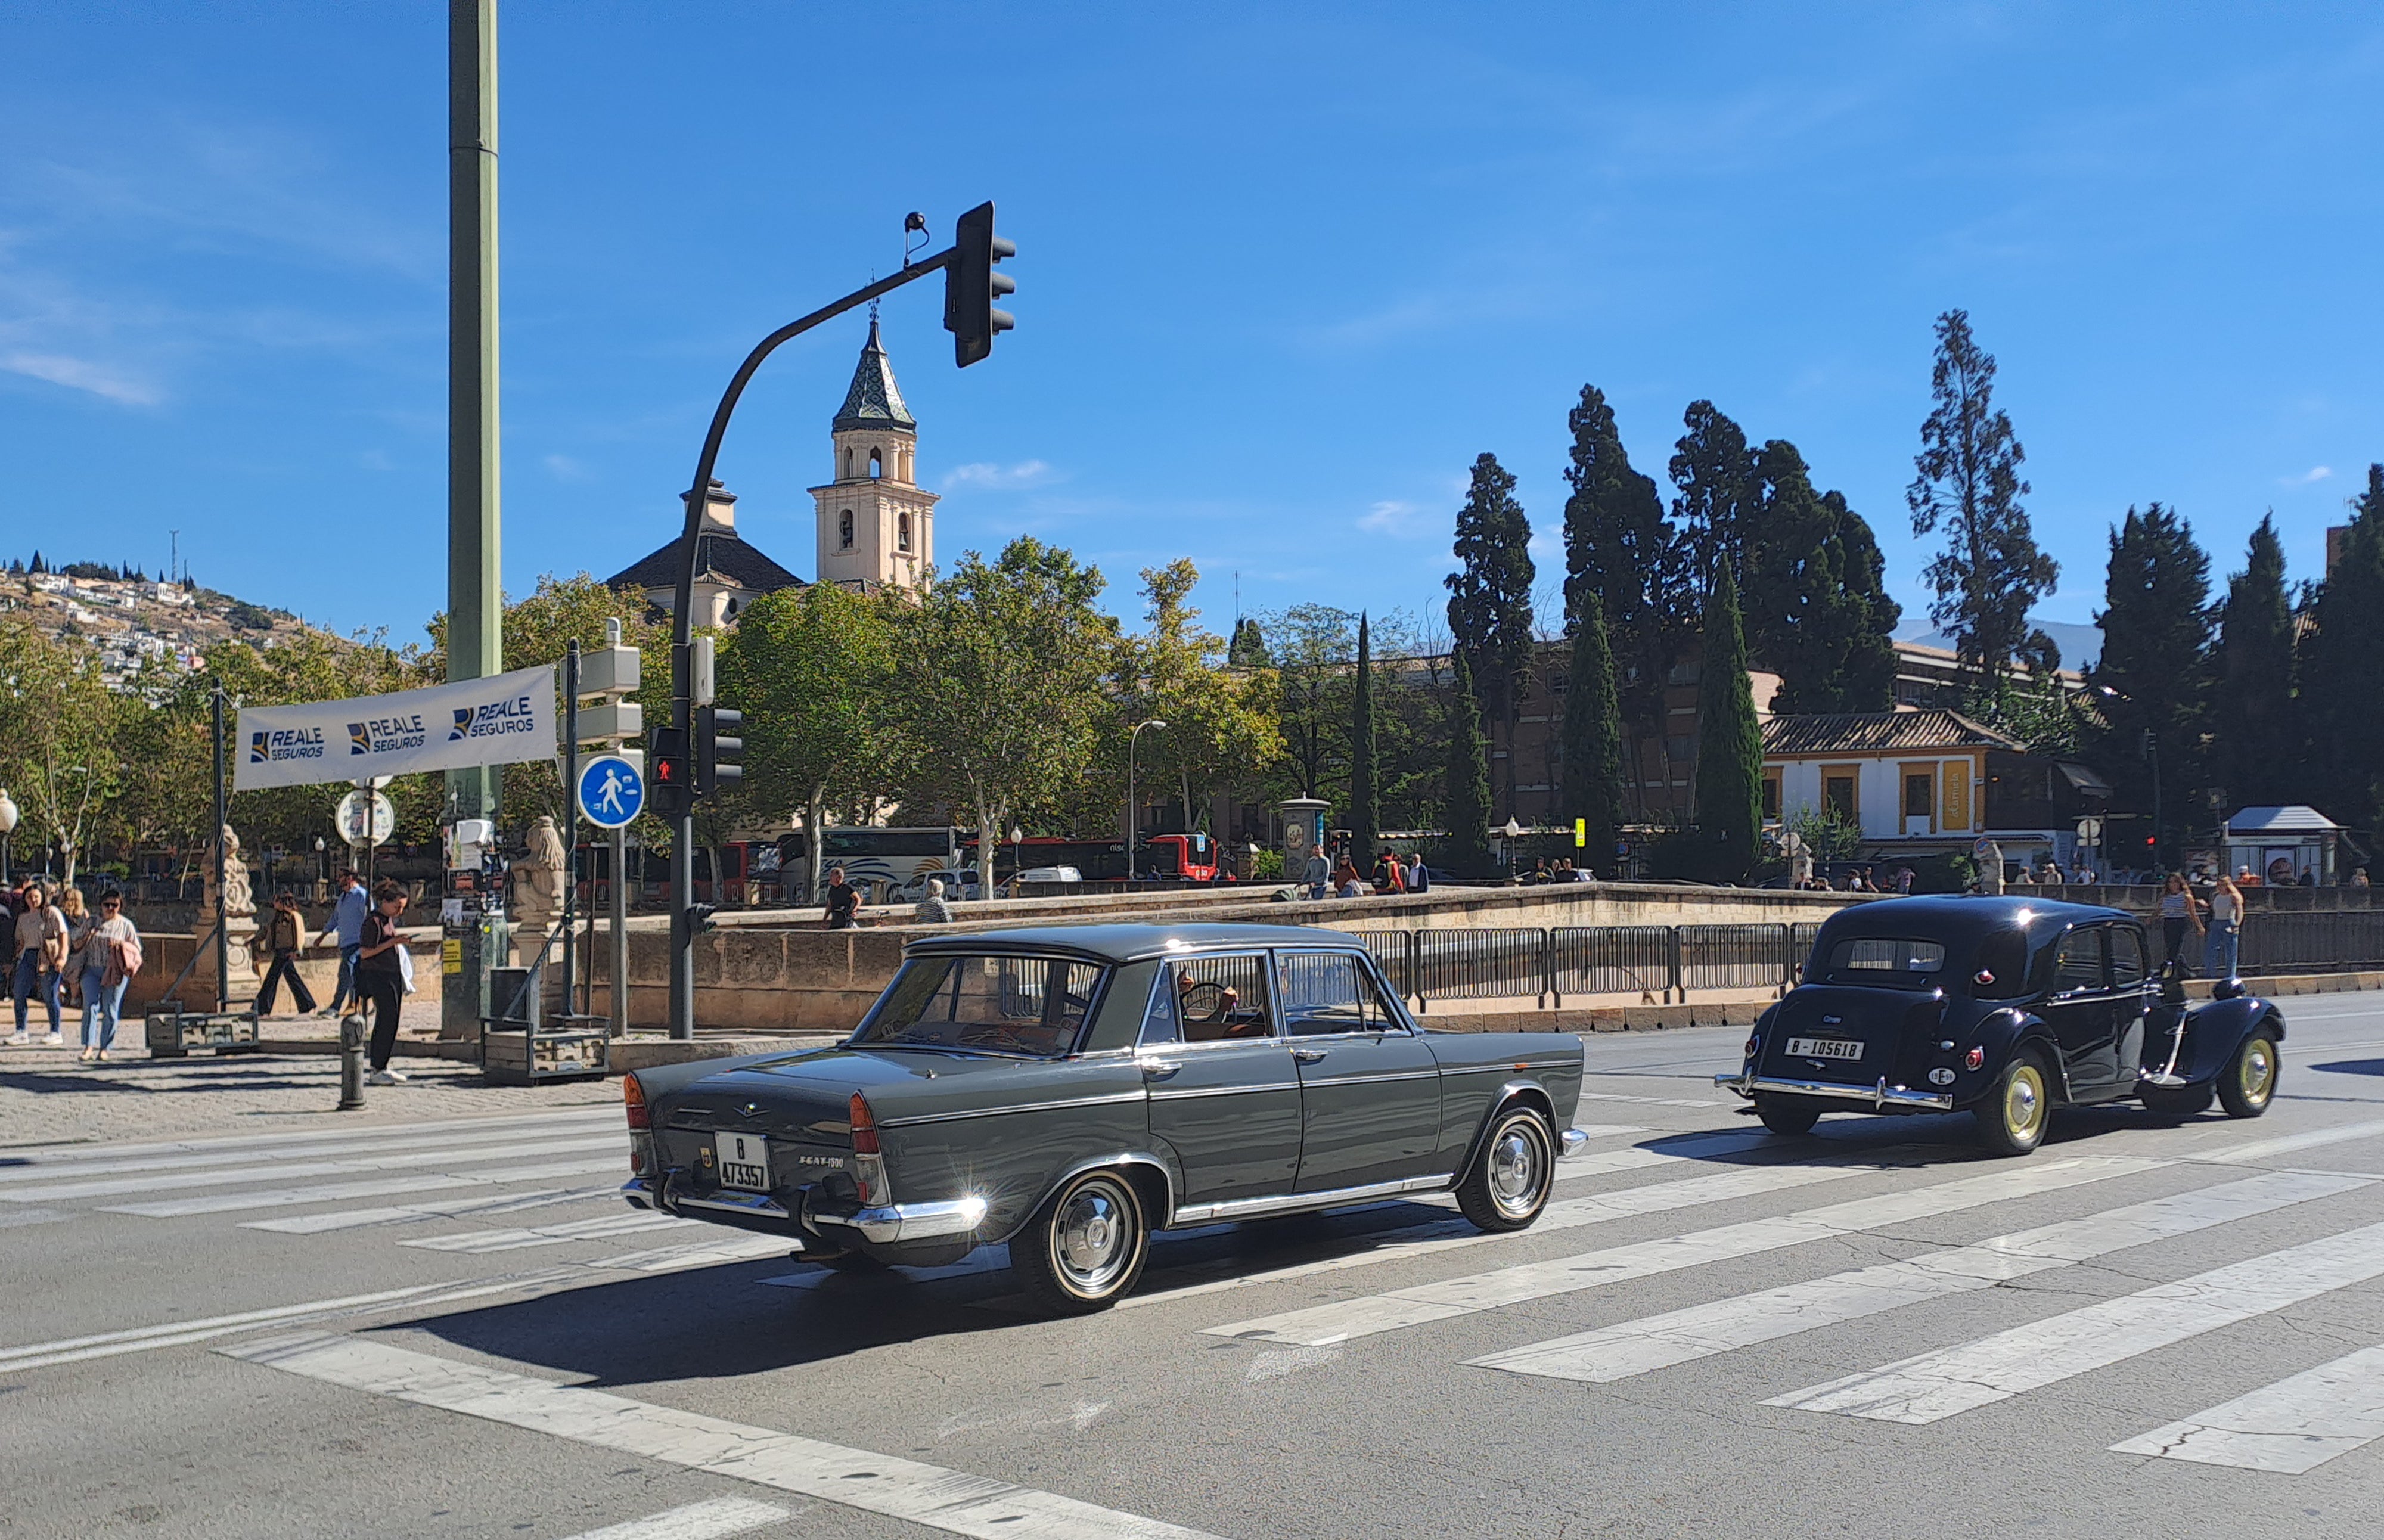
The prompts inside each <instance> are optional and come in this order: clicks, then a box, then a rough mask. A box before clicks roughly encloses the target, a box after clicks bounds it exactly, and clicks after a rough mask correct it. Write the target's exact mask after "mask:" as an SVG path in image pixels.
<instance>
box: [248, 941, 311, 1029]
mask: <svg viewBox="0 0 2384 1540" xmlns="http://www.w3.org/2000/svg"><path fill="white" fill-rule="evenodd" d="M285 978H286V979H288V980H289V981H290V994H291V998H292V999H293V1000H296V1001H297V1003H298V1011H299V1013H300V1014H301V1015H305V1014H309V1013H311V1012H313V1011H314V1009H315V992H314V991H313V990H311V989H309V988H307V987H306V981H305V980H304V979H303V978H300V977H299V976H298V954H297V953H296V952H294V951H277V952H275V953H274V954H273V966H271V967H269V968H267V969H266V970H265V987H263V988H262V989H260V990H258V991H257V996H256V1013H257V1014H258V1015H260V1016H269V1015H271V1014H273V999H274V997H275V996H276V995H277V994H279V993H280V990H281V981H282V980H283V979H285Z"/></svg>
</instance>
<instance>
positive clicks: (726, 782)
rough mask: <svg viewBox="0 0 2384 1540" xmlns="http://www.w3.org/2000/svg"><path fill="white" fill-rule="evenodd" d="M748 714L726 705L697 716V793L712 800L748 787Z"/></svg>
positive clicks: (702, 710)
mask: <svg viewBox="0 0 2384 1540" xmlns="http://www.w3.org/2000/svg"><path fill="white" fill-rule="evenodd" d="M744 731H745V714H744V713H743V712H741V711H731V710H729V709H728V708H727V707H726V706H699V707H697V708H696V713H695V794H696V795H697V796H699V797H710V796H714V795H715V794H717V793H719V792H723V791H734V790H736V789H738V788H739V787H740V786H742V785H744V784H745V765H744V764H743V761H744V758H745V739H743V738H742V737H741V736H740V735H741V734H742V733H743V732H744Z"/></svg>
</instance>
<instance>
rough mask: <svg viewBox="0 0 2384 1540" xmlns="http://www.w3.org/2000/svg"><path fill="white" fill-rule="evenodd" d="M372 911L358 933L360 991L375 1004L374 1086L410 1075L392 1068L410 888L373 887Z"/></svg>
mask: <svg viewBox="0 0 2384 1540" xmlns="http://www.w3.org/2000/svg"><path fill="white" fill-rule="evenodd" d="M372 899H373V909H372V913H369V914H367V915H366V916H365V923H364V925H363V928H362V929H361V930H359V931H358V932H357V946H356V995H357V998H358V1000H359V1001H360V1003H362V1004H365V1005H369V1006H371V1007H372V1045H371V1049H370V1051H371V1055H372V1074H371V1077H370V1078H369V1080H368V1081H367V1082H366V1083H367V1084H369V1085H374V1086H394V1085H397V1084H399V1083H400V1082H402V1081H404V1079H405V1076H404V1075H403V1074H399V1073H398V1072H397V1071H395V1070H393V1069H391V1068H390V1067H389V1059H390V1055H391V1054H392V1053H395V1052H396V1051H397V1015H398V1011H399V1009H400V1002H401V1001H402V1000H404V995H405V972H404V969H405V964H404V963H403V962H402V961H401V960H400V958H399V955H398V954H399V953H400V952H402V951H404V950H405V938H404V937H403V936H400V935H399V934H398V931H397V917H398V916H399V915H400V914H403V913H405V889H404V888H400V887H399V886H398V885H397V884H395V883H393V882H389V881H383V882H382V883H381V885H380V886H379V887H378V888H374V889H373V891H372Z"/></svg>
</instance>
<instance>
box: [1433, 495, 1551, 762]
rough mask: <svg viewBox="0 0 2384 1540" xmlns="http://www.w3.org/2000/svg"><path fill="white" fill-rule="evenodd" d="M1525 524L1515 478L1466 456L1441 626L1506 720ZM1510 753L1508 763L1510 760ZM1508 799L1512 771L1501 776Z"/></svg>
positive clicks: (1527, 532)
mask: <svg viewBox="0 0 2384 1540" xmlns="http://www.w3.org/2000/svg"><path fill="white" fill-rule="evenodd" d="M1531 543H1532V525H1531V521H1530V520H1529V519H1528V518H1526V517H1525V516H1524V514H1523V505H1522V504H1521V503H1518V502H1516V501H1515V478H1514V477H1513V476H1511V475H1509V473H1508V472H1507V470H1506V468H1505V467H1504V466H1500V465H1499V464H1498V458H1497V456H1496V455H1494V454H1484V455H1482V456H1481V457H1479V458H1478V459H1476V460H1475V461H1474V462H1473V479H1472V483H1471V487H1470V488H1469V490H1468V491H1467V492H1466V496H1465V505H1464V506H1463V507H1461V508H1459V510H1458V511H1457V544H1456V552H1457V565H1458V569H1457V570H1456V571H1455V572H1452V573H1450V574H1449V575H1448V577H1447V578H1446V579H1444V581H1445V582H1446V583H1447V588H1448V594H1449V599H1448V630H1449V635H1450V636H1451V638H1452V639H1454V646H1455V649H1456V651H1458V652H1461V653H1463V654H1465V660H1466V664H1467V667H1468V668H1469V669H1470V670H1471V673H1472V676H1473V678H1474V681H1475V683H1476V684H1477V685H1478V686H1479V687H1480V688H1481V690H1482V700H1483V704H1484V710H1486V711H1492V712H1496V714H1498V716H1499V717H1500V719H1501V720H1504V721H1506V722H1507V723H1508V727H1509V734H1508V736H1509V739H1510V740H1511V739H1512V737H1513V731H1512V728H1513V720H1512V718H1513V714H1514V710H1515V701H1516V698H1517V696H1518V695H1519V694H1520V690H1519V688H1518V687H1519V686H1520V685H1521V681H1522V678H1523V676H1524V674H1525V673H1526V672H1527V671H1528V670H1529V669H1530V667H1531V664H1532V579H1533V566H1532V553H1531ZM1513 763H1514V762H1513V761H1512V760H1511V759H1510V760H1509V761H1508V764H1509V767H1510V770H1511V767H1512V765H1513ZM1507 781H1508V785H1507V787H1506V793H1507V801H1508V803H1509V806H1510V807H1511V806H1512V804H1513V802H1514V796H1515V789H1514V776H1512V774H1511V773H1510V774H1509V776H1508V777H1507Z"/></svg>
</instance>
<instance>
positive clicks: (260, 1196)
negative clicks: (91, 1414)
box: [102, 1156, 627, 1219]
mask: <svg viewBox="0 0 2384 1540" xmlns="http://www.w3.org/2000/svg"><path fill="white" fill-rule="evenodd" d="M625 1169H627V1161H624V1160H623V1159H621V1158H620V1157H618V1156H614V1157H611V1158H608V1159H603V1160H582V1161H557V1162H555V1163H553V1164H550V1165H539V1166H520V1167H516V1168H515V1169H513V1170H510V1171H503V1172H494V1173H490V1174H486V1175H465V1174H459V1173H454V1172H424V1173H421V1174H417V1175H413V1176H385V1177H379V1178H377V1179H375V1180H373V1181H369V1182H341V1183H335V1184H332V1185H331V1186H319V1187H281V1188H268V1189H266V1190H262V1191H255V1190H252V1191H246V1192H228V1193H210V1194H208V1195H207V1196H205V1197H204V1198H170V1199H168V1200H165V1201H163V1202H157V1203H120V1204H114V1205H111V1206H108V1207H106V1208H105V1209H103V1210H102V1211H103V1212H105V1213H116V1214H138V1215H140V1216H142V1217H143V1218H147V1219H183V1218H188V1217H190V1216H191V1215H193V1214H222V1213H238V1212H240V1211H242V1210H246V1209H278V1208H294V1207H296V1206H297V1205H299V1204H301V1203H323V1202H329V1201H330V1200H331V1199H334V1198H385V1197H388V1196H389V1195H391V1194H392V1193H404V1192H437V1191H439V1190H441V1188H448V1187H491V1186H511V1185H512V1184H514V1183H516V1182H550V1181H553V1180H554V1179H556V1178H557V1177H565V1176H592V1175H594V1174H597V1173H598V1172H605V1171H610V1172H618V1171H622V1170H625Z"/></svg>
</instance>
